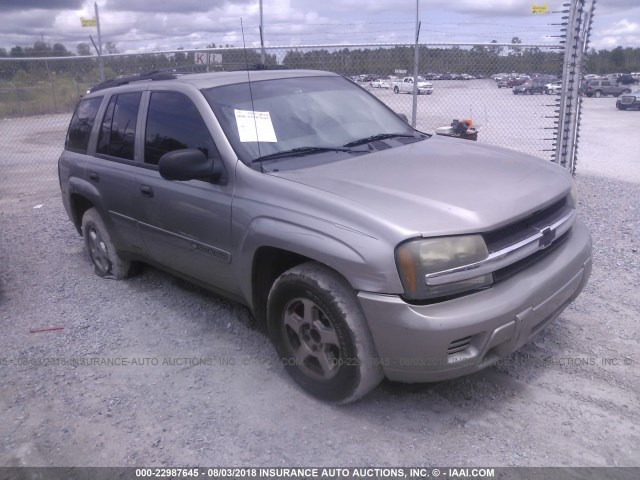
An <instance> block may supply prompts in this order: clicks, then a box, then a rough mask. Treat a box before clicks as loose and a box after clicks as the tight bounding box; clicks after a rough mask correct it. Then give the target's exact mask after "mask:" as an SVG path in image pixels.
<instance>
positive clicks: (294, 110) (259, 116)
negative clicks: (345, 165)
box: [203, 76, 424, 164]
mask: <svg viewBox="0 0 640 480" xmlns="http://www.w3.org/2000/svg"><path fill="white" fill-rule="evenodd" d="M203 93H204V96H205V98H206V99H207V101H208V102H209V105H211V108H212V109H213V111H214V113H215V114H216V117H217V118H218V121H219V122H220V125H221V126H222V129H223V130H224V132H225V134H226V135H227V138H228V139H229V141H230V143H231V145H232V146H233V148H234V150H235V151H236V153H237V155H238V157H239V158H240V160H242V161H243V162H245V163H247V164H249V163H252V162H254V161H256V160H259V159H262V158H264V157H270V158H274V157H273V155H274V154H278V153H280V152H291V151H293V152H294V154H295V152H301V155H300V156H302V153H306V154H308V153H309V152H311V150H310V149H311V148H313V149H314V150H313V152H314V153H315V152H325V153H326V152H333V154H334V156H335V155H342V156H343V157H344V158H348V157H349V155H350V153H348V152H349V151H350V150H349V149H348V148H338V147H344V146H349V145H352V144H354V142H356V143H358V141H359V140H363V139H368V138H373V137H379V136H386V137H387V138H390V137H391V136H395V135H397V136H413V135H419V133H418V132H416V131H415V130H414V129H413V128H411V127H410V126H409V125H408V124H407V123H406V122H404V121H403V120H402V119H400V117H398V116H397V115H396V114H395V113H394V112H393V111H391V110H390V109H389V108H388V107H387V106H386V105H384V104H383V103H381V102H380V101H379V100H377V99H376V98H375V97H373V96H372V95H370V94H369V93H367V92H366V91H364V90H363V89H361V88H359V87H357V86H355V85H353V83H351V82H350V81H348V80H346V79H344V78H342V77H338V76H326V77H325V76H313V77H298V78H281V79H274V80H261V81H257V82H251V89H249V84H248V83H240V84H233V85H224V86H221V87H214V88H209V89H206V90H203ZM421 138H424V136H423V135H421V136H420V137H419V138H416V140H418V139H421ZM315 147H317V148H315ZM336 152H338V153H336ZM358 152H362V147H359V148H358Z"/></svg>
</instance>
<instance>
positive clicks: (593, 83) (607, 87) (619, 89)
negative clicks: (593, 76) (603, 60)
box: [584, 79, 631, 98]
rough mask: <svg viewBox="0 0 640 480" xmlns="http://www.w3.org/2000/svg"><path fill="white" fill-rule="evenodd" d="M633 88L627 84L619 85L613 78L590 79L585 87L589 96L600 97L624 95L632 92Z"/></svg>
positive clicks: (585, 91)
mask: <svg viewBox="0 0 640 480" xmlns="http://www.w3.org/2000/svg"><path fill="white" fill-rule="evenodd" d="M630 92H631V89H630V88H629V87H627V86H625V85H618V84H617V83H616V82H614V81H612V80H606V79H605V80H590V81H588V82H587V85H586V86H585V88H584V94H585V95H586V96H587V97H596V98H600V97H602V96H603V95H613V96H614V97H617V96H618V95H624V94H626V93H630Z"/></svg>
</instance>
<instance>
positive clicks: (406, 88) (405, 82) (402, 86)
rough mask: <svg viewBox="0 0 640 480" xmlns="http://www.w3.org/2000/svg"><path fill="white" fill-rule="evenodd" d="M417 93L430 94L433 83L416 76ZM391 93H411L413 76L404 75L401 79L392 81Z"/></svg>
mask: <svg viewBox="0 0 640 480" xmlns="http://www.w3.org/2000/svg"><path fill="white" fill-rule="evenodd" d="M417 87H418V95H431V94H432V93H433V84H432V83H430V82H427V81H426V80H425V79H424V78H422V77H418V83H417ZM393 93H413V77H404V78H403V79H402V80H396V81H395V82H393Z"/></svg>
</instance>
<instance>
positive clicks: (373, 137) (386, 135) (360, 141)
mask: <svg viewBox="0 0 640 480" xmlns="http://www.w3.org/2000/svg"><path fill="white" fill-rule="evenodd" d="M397 137H404V138H418V137H416V135H412V134H407V133H379V134H377V135H371V136H370V137H365V138H360V139H358V140H354V141H353V142H349V143H345V144H344V145H343V147H355V146H357V145H363V144H365V143H369V142H375V141H376V140H384V139H385V138H397Z"/></svg>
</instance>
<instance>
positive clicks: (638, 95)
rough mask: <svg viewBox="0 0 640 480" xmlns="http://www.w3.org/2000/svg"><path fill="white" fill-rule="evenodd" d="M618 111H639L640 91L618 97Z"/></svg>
mask: <svg viewBox="0 0 640 480" xmlns="http://www.w3.org/2000/svg"><path fill="white" fill-rule="evenodd" d="M616 108H617V109H618V110H640V90H634V91H633V92H630V93H625V94H623V95H620V97H619V98H618V100H616Z"/></svg>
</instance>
